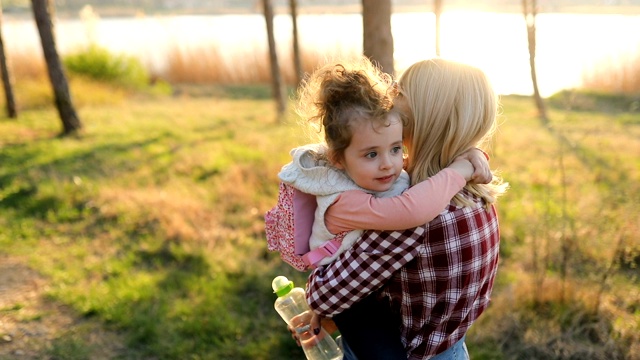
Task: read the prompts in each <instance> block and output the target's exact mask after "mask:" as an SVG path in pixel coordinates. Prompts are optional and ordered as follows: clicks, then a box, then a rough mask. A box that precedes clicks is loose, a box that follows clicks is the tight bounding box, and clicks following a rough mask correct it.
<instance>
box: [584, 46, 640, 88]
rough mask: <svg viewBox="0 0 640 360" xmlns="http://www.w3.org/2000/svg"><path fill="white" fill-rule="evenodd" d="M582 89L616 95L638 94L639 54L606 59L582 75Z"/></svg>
mask: <svg viewBox="0 0 640 360" xmlns="http://www.w3.org/2000/svg"><path fill="white" fill-rule="evenodd" d="M582 78H583V87H584V88H586V89H589V90H597V91H603V92H611V93H616V94H640V52H637V53H635V54H632V53H630V54H626V55H623V56H621V57H620V58H619V59H617V58H613V57H608V58H605V59H603V60H601V61H600V62H599V63H598V64H597V65H596V66H595V67H594V68H593V69H591V70H590V71H585V72H584V74H583V77H582Z"/></svg>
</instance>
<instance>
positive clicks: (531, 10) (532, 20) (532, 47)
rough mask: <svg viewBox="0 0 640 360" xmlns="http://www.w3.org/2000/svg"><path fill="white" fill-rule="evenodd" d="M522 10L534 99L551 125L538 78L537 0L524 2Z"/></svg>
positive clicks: (542, 117) (540, 112) (525, 0)
mask: <svg viewBox="0 0 640 360" xmlns="http://www.w3.org/2000/svg"><path fill="white" fill-rule="evenodd" d="M522 10H523V13H524V19H525V21H526V23H527V43H528V44H529V67H530V68H531V81H532V83H533V98H534V101H535V103H536V107H537V108H538V117H539V118H540V120H541V121H542V122H543V123H544V124H548V123H549V118H548V117H547V109H546V107H545V105H544V101H543V100H542V96H540V90H539V89H538V76H537V74H536V14H537V12H538V4H537V1H536V0H522Z"/></svg>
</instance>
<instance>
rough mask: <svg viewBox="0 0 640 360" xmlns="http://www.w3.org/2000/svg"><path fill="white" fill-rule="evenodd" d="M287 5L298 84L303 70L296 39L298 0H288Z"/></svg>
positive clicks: (298, 43)
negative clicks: (289, 14) (289, 10)
mask: <svg viewBox="0 0 640 360" xmlns="http://www.w3.org/2000/svg"><path fill="white" fill-rule="evenodd" d="M289 5H290V7H291V22H292V25H293V65H294V69H295V71H296V85H300V83H301V82H302V77H303V75H304V72H303V71H302V59H301V58H300V42H299V40H298V1H297V0H289Z"/></svg>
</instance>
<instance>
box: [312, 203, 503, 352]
mask: <svg viewBox="0 0 640 360" xmlns="http://www.w3.org/2000/svg"><path fill="white" fill-rule="evenodd" d="M463 192H464V193H466V194H467V195H468V196H471V195H469V194H468V193H467V192H466V191H465V190H463ZM475 201H476V206H475V207H457V206H455V205H453V204H451V205H449V206H448V207H447V209H445V211H444V212H442V213H441V214H440V215H439V216H438V217H437V218H435V219H434V220H432V221H431V222H430V223H428V224H426V225H425V226H420V227H417V228H414V229H408V230H405V231H402V232H398V231H394V232H372V231H368V232H365V233H364V234H363V237H362V239H361V240H359V241H358V242H356V244H354V246H353V247H352V248H351V249H349V250H347V251H346V252H344V253H343V254H341V255H340V256H339V257H338V258H337V259H336V260H335V261H334V262H332V263H331V264H329V265H326V266H323V267H319V268H317V269H315V270H314V271H313V272H312V273H311V275H310V276H309V283H308V284H307V302H308V303H309V306H310V307H311V308H312V309H314V311H315V312H317V313H318V314H320V315H322V316H325V317H332V316H333V315H335V314H338V313H340V312H342V311H343V310H345V309H347V308H349V307H350V306H351V305H352V304H354V303H355V302H357V301H359V300H360V299H362V298H363V297H366V296H367V295H369V294H370V293H371V292H372V291H374V290H377V289H379V288H382V290H383V291H382V293H383V294H384V295H385V296H387V297H388V298H389V300H390V303H391V308H392V310H393V311H395V312H397V313H399V314H400V316H401V318H402V329H401V333H402V341H403V343H404V345H405V348H406V349H407V356H408V358H409V359H429V358H431V357H433V356H435V355H436V354H439V353H441V352H443V351H444V350H446V349H448V348H449V347H451V346H452V345H453V344H454V343H455V342H457V341H458V340H460V339H462V337H463V336H464V335H465V334H466V332H467V330H468V329H469V327H470V326H471V325H472V324H473V322H474V321H475V320H476V319H477V318H478V316H480V314H481V313H482V312H483V311H484V309H485V308H486V307H487V306H488V304H489V296H490V295H491V290H492V288H493V282H494V279H495V275H496V271H497V267H498V254H499V245H500V232H499V227H498V218H497V214H496V210H495V208H494V207H493V206H490V207H489V208H488V209H487V208H485V207H484V204H483V203H482V202H481V200H479V199H475ZM372 316H375V314H372Z"/></svg>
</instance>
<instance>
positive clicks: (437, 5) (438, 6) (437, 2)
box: [433, 0, 442, 56]
mask: <svg viewBox="0 0 640 360" xmlns="http://www.w3.org/2000/svg"><path fill="white" fill-rule="evenodd" d="M433 15H435V18H436V56H440V55H441V52H440V49H441V47H440V39H441V35H440V28H441V24H442V23H441V21H440V20H441V18H442V0H434V3H433Z"/></svg>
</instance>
